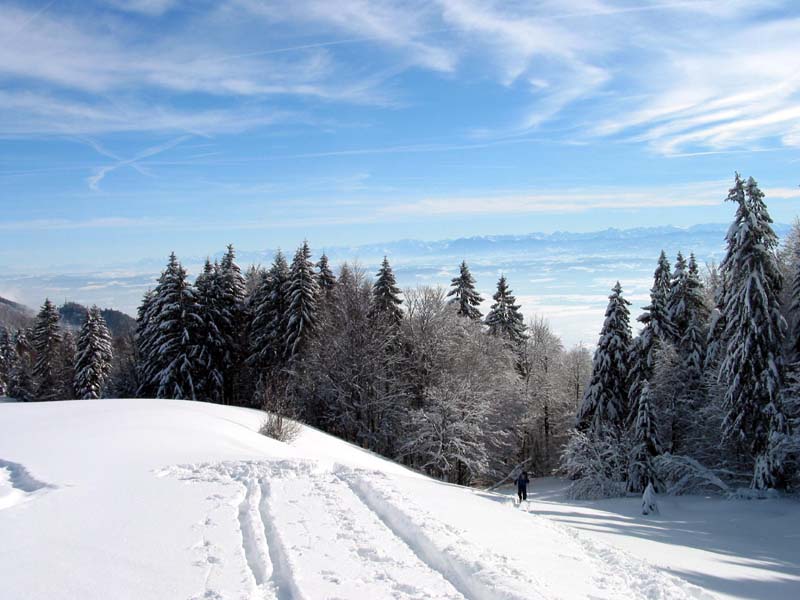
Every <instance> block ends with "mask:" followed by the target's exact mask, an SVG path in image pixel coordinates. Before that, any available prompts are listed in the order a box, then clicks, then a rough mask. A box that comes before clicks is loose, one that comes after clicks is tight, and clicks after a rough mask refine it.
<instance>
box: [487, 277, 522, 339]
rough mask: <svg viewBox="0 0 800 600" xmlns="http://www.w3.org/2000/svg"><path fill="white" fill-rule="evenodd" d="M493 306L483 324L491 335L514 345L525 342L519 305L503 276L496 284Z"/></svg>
mask: <svg viewBox="0 0 800 600" xmlns="http://www.w3.org/2000/svg"><path fill="white" fill-rule="evenodd" d="M492 298H494V304H492V307H491V309H490V310H489V312H488V313H487V315H486V319H485V320H484V322H485V323H486V325H488V327H489V332H490V333H491V334H492V335H498V336H501V337H504V338H506V339H508V340H510V341H511V342H513V343H514V344H519V343H521V342H523V341H524V340H525V337H526V336H525V330H526V327H525V321H524V319H523V317H522V313H521V312H519V308H520V307H519V304H517V303H516V302H517V299H516V298H515V297H514V295H513V294H512V292H511V290H510V289H509V287H508V283H507V282H506V277H505V275H501V276H500V279H499V280H498V282H497V291H496V292H495V294H494V296H492Z"/></svg>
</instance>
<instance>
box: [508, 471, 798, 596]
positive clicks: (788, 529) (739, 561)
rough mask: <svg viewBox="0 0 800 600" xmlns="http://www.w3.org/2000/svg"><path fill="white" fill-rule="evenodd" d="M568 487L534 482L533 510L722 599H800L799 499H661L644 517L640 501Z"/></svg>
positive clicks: (559, 482) (555, 482) (547, 481)
mask: <svg viewBox="0 0 800 600" xmlns="http://www.w3.org/2000/svg"><path fill="white" fill-rule="evenodd" d="M568 484H569V482H566V481H563V480H559V479H555V478H544V479H537V480H534V481H533V482H532V485H531V489H530V491H529V495H528V498H529V501H530V504H531V507H530V508H531V510H533V511H534V512H535V513H536V514H538V515H542V516H546V517H548V518H549V519H552V520H554V521H557V522H559V523H563V524H565V525H569V526H570V527H573V528H576V529H578V530H579V531H580V532H581V534H582V535H584V536H587V537H589V538H590V539H594V540H598V541H602V542H604V543H609V544H612V545H614V546H616V547H618V548H622V549H623V550H626V551H627V552H630V553H631V554H633V555H635V556H639V557H641V558H644V559H645V560H647V561H648V562H650V563H651V564H653V565H657V566H660V567H662V568H664V569H666V570H668V571H669V572H670V573H673V574H675V575H678V576H679V577H681V578H682V579H686V580H687V581H690V582H692V583H695V584H697V585H699V586H701V587H703V588H704V589H707V590H710V591H712V592H714V593H716V594H718V595H719V596H720V597H721V598H757V599H758V600H784V599H789V598H800V546H799V545H798V543H800V502H798V500H797V499H796V498H773V499H770V500H726V499H724V498H720V497H703V496H679V497H659V498H658V507H659V513H658V514H654V515H648V516H643V515H642V514H641V511H640V507H641V500H640V499H639V498H608V499H604V500H585V501H576V500H570V499H568V498H567V497H566V491H567V486H568ZM507 492H508V493H509V494H510V493H512V492H511V490H507Z"/></svg>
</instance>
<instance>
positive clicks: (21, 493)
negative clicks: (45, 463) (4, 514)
mask: <svg viewBox="0 0 800 600" xmlns="http://www.w3.org/2000/svg"><path fill="white" fill-rule="evenodd" d="M0 470H4V471H5V472H6V473H7V476H6V478H7V481H8V485H9V486H10V487H8V486H5V485H0V510H2V509H4V508H11V507H12V506H16V505H18V504H22V503H23V502H26V501H27V500H29V499H30V498H31V497H32V496H33V495H34V494H36V493H37V492H41V491H43V490H48V489H55V487H56V486H54V485H53V484H51V483H45V482H44V481H39V480H38V479H36V477H34V476H33V475H31V474H30V472H29V471H28V469H27V468H26V467H25V465H22V464H20V463H16V462H12V461H10V460H4V459H2V458H0ZM0 483H2V482H0ZM4 487H5V490H3V488H4Z"/></svg>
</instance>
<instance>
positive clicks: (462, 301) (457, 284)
mask: <svg viewBox="0 0 800 600" xmlns="http://www.w3.org/2000/svg"><path fill="white" fill-rule="evenodd" d="M450 287H451V289H450V291H449V292H448V293H447V296H448V297H450V296H453V299H452V300H450V302H451V303H452V304H457V305H458V314H459V315H461V316H462V317H468V318H470V319H474V320H478V319H480V318H481V316H482V314H481V311H480V310H478V306H480V303H481V302H483V298H481V296H480V294H478V292H477V291H476V290H475V279H474V278H473V277H472V274H471V273H470V272H469V267H468V266H467V261H462V262H461V267H460V273H459V275H458V277H454V278H453V279H452V282H451V284H450Z"/></svg>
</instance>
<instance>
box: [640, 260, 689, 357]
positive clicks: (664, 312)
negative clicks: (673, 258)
mask: <svg viewBox="0 0 800 600" xmlns="http://www.w3.org/2000/svg"><path fill="white" fill-rule="evenodd" d="M678 257H679V260H680V261H681V265H682V264H683V261H682V257H681V255H680V254H678ZM681 265H676V266H681ZM672 280H673V275H672V274H671V273H670V265H669V260H667V255H666V254H665V253H664V251H663V250H662V251H661V254H660V255H659V257H658V265H657V266H656V270H655V272H654V273H653V287H652V288H650V304H649V305H648V306H645V307H644V311H645V312H644V313H642V315H641V316H640V317H639V318H638V321H639V322H640V323H642V324H643V325H644V326H645V327H649V330H650V332H651V335H652V336H653V338H654V339H657V340H660V341H662V342H666V341H669V340H671V339H674V337H675V325H674V323H673V322H672V320H671V318H670V312H669V302H670V289H671V284H672Z"/></svg>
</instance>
